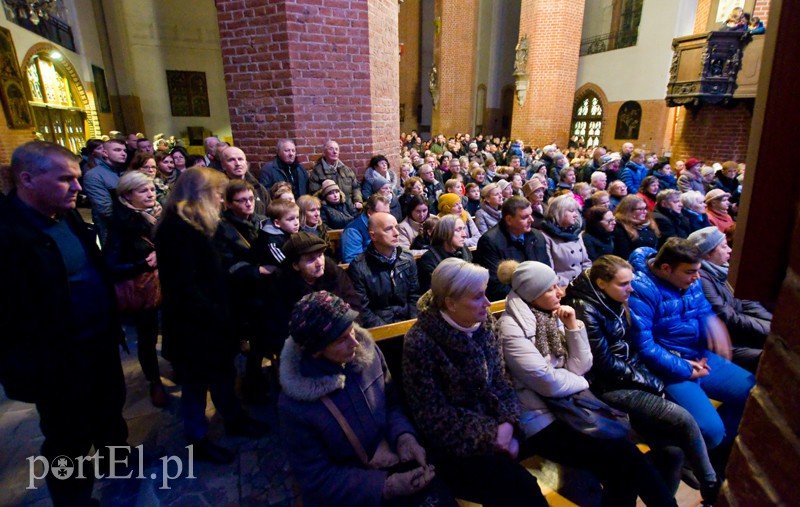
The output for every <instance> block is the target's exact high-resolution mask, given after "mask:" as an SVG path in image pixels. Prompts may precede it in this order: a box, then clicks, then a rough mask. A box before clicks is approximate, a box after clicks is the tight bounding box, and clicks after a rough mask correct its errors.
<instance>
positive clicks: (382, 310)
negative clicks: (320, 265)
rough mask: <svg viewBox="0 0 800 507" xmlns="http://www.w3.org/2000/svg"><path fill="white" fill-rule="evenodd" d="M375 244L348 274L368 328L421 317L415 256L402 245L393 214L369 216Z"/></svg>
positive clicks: (362, 255)
mask: <svg viewBox="0 0 800 507" xmlns="http://www.w3.org/2000/svg"><path fill="white" fill-rule="evenodd" d="M369 235H370V238H371V239H372V242H371V243H370V244H369V246H368V247H367V251H366V252H364V253H362V254H361V255H359V256H358V257H356V260H354V261H353V262H351V263H350V266H348V268H347V274H348V275H350V279H351V280H352V281H353V286H354V287H355V289H356V292H358V294H359V296H360V297H361V306H362V307H363V312H362V314H361V320H362V322H363V323H364V324H363V325H364V327H375V326H382V325H384V324H391V323H393V322H399V321H401V320H407V319H413V318H415V317H416V316H417V300H418V299H419V296H420V294H419V280H418V278H417V265H416V264H415V263H414V256H413V255H411V253H409V252H406V251H405V250H403V249H402V248H400V247H399V246H398V244H399V242H400V232H399V231H398V229H397V220H396V219H395V218H394V217H393V216H392V215H390V214H389V213H374V214H373V215H371V216H370V217H369Z"/></svg>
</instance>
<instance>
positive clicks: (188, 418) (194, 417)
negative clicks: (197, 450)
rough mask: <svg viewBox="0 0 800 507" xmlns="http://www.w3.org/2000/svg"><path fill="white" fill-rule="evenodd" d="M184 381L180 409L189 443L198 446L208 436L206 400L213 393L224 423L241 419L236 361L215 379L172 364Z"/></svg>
mask: <svg viewBox="0 0 800 507" xmlns="http://www.w3.org/2000/svg"><path fill="white" fill-rule="evenodd" d="M173 367H175V369H176V370H177V372H176V373H177V374H178V375H179V376H180V378H181V381H182V386H181V387H182V392H181V407H182V408H183V430H184V434H185V435H186V440H188V441H189V442H196V441H197V440H200V439H202V438H204V437H205V436H206V433H208V419H206V396H207V394H208V393H209V392H210V393H211V400H212V401H213V402H214V407H215V408H216V409H217V412H219V414H220V415H221V416H222V418H223V419H225V421H232V420H234V419H236V418H237V417H239V416H241V415H242V407H241V405H240V404H239V399H238V398H237V397H236V391H235V387H234V386H235V384H236V368H235V367H234V365H233V361H231V362H230V365H227V366H225V367H223V368H224V371H219V372H216V373H215V374H214V375H213V377H200V376H198V375H195V374H193V373H192V372H191V371H190V370H189V369H187V368H182V367H181V365H180V363H173Z"/></svg>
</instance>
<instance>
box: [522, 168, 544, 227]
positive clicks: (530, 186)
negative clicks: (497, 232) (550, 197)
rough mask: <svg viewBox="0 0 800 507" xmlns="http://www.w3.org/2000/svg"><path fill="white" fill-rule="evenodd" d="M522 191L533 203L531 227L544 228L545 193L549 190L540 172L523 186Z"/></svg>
mask: <svg viewBox="0 0 800 507" xmlns="http://www.w3.org/2000/svg"><path fill="white" fill-rule="evenodd" d="M522 191H523V193H524V194H525V198H526V199H528V201H530V203H531V210H532V213H531V218H533V223H532V224H531V227H533V228H534V229H539V230H542V227H543V225H544V211H545V206H544V195H545V192H546V191H547V186H546V185H545V183H544V182H543V181H542V178H541V177H539V175H538V174H534V175H533V177H532V178H531V179H530V180H528V182H527V183H525V185H524V186H523V187H522Z"/></svg>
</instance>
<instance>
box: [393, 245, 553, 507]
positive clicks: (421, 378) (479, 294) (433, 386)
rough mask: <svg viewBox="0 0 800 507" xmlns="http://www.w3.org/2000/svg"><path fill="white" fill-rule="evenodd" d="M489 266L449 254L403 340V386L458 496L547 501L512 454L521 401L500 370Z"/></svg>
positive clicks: (505, 504)
mask: <svg viewBox="0 0 800 507" xmlns="http://www.w3.org/2000/svg"><path fill="white" fill-rule="evenodd" d="M488 283H489V272H488V271H487V270H486V269H485V268H483V267H480V266H478V265H475V264H470V263H468V262H465V261H463V260H461V259H456V258H450V259H445V260H444V261H442V262H441V264H439V266H437V267H436V269H435V270H434V272H433V276H432V277H431V290H430V291H428V292H427V293H425V295H423V296H422V298H420V300H419V302H418V303H417V306H418V308H419V309H420V314H419V316H418V318H417V322H416V323H415V324H414V326H412V327H411V329H410V330H409V331H408V333H406V336H405V340H404V342H403V386H404V387H405V394H406V399H407V402H408V406H409V408H410V411H411V415H412V417H413V419H414V422H415V423H416V425H417V428H419V431H420V434H421V435H422V437H423V438H424V441H425V442H426V443H428V446H429V449H430V451H431V462H432V463H433V464H434V465H436V473H437V474H438V476H439V477H441V478H442V479H443V480H444V481H445V482H446V483H447V484H448V485H449V486H450V487H451V488H452V490H453V493H455V495H456V496H458V497H459V498H463V499H465V500H469V501H471V502H478V503H481V504H483V506H484V507H523V506H525V507H527V506H542V507H544V506H546V505H547V502H546V501H545V499H544V497H543V496H542V492H541V490H540V489H539V485H538V483H537V482H536V478H535V477H533V476H532V475H531V474H529V473H528V471H527V470H525V468H523V467H522V466H521V465H520V464H518V463H517V462H516V461H515V459H516V457H517V453H518V451H519V443H518V442H517V440H516V439H515V438H514V426H515V425H516V424H517V422H518V421H519V405H518V403H517V397H516V394H515V393H514V389H513V388H512V387H511V384H509V382H508V379H507V377H506V374H505V372H504V371H503V357H502V350H501V348H500V342H499V341H498V340H497V337H496V336H495V334H494V326H493V320H494V319H493V318H492V317H491V316H490V314H489V311H488V310H489V300H488V299H486V286H487V284H488Z"/></svg>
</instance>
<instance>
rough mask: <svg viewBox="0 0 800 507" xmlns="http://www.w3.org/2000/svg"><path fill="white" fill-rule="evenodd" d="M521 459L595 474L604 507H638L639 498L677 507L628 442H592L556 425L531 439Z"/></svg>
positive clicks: (563, 425)
mask: <svg viewBox="0 0 800 507" xmlns="http://www.w3.org/2000/svg"><path fill="white" fill-rule="evenodd" d="M520 455H521V456H522V457H529V456H533V455H537V456H541V457H543V458H546V459H549V460H551V461H555V462H556V463H560V464H562V465H566V466H570V467H574V468H582V469H585V470H589V471H591V472H592V473H593V474H595V476H597V478H598V479H599V480H600V482H601V483H602V484H603V505H604V506H608V507H612V506H613V507H623V506H634V505H636V497H637V496H640V497H642V500H644V502H645V504H646V505H648V506H651V507H652V506H659V505H664V506H667V505H668V506H672V507H675V506H677V504H676V503H675V498H673V496H672V494H671V493H670V491H669V490H668V489H667V486H666V484H664V481H663V480H662V479H661V476H660V475H659V473H658V471H657V470H656V468H655V467H654V466H653V464H652V463H651V462H650V461H649V460H648V459H647V458H646V457H645V456H644V454H642V453H641V452H640V451H639V449H638V448H637V447H636V446H635V445H634V444H633V442H630V441H628V440H625V439H608V440H606V439H599V438H592V437H589V436H586V435H584V434H583V433H580V432H578V431H575V430H573V429H572V428H570V427H569V426H567V425H566V424H565V423H563V422H561V421H556V422H554V423H552V424H551V425H549V426H547V427H546V428H545V429H543V430H541V431H540V432H538V433H536V434H535V435H533V436H532V437H530V438H528V439H527V440H526V441H525V442H524V443H523V444H522V450H521V451H520Z"/></svg>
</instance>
